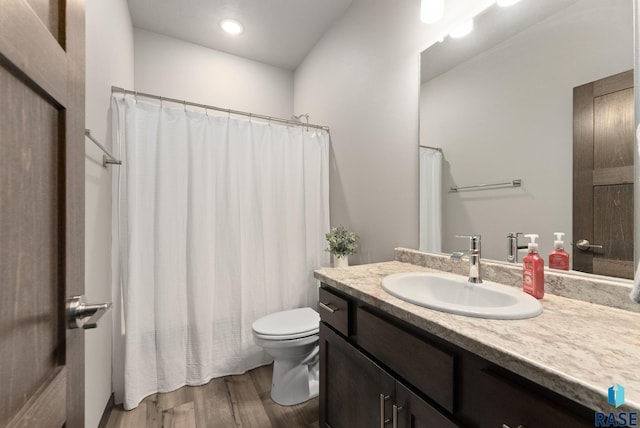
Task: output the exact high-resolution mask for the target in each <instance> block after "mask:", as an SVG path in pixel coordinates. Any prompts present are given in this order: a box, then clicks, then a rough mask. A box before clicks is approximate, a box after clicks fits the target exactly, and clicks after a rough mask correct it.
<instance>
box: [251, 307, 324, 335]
mask: <svg viewBox="0 0 640 428" xmlns="http://www.w3.org/2000/svg"><path fill="white" fill-rule="evenodd" d="M319 325H320V315H318V313H317V312H316V311H314V310H313V309H311V308H299V309H291V310H288V311H282V312H276V313H274V314H269V315H266V316H264V317H262V318H260V319H258V320H256V321H255V322H254V323H253V325H252V326H251V329H252V330H253V334H254V335H255V336H256V337H258V338H260V339H264V340H291V339H300V338H303V337H307V336H313V335H315V334H317V333H318V331H319Z"/></svg>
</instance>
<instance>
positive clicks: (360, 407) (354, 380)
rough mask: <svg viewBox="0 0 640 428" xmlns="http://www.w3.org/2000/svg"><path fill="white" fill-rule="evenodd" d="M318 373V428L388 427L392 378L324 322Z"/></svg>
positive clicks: (393, 386) (321, 328) (392, 388)
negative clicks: (319, 377)
mask: <svg viewBox="0 0 640 428" xmlns="http://www.w3.org/2000/svg"><path fill="white" fill-rule="evenodd" d="M320 376H321V380H320V426H321V427H330V428H342V427H344V428H358V427H362V428H378V427H384V426H385V425H387V426H391V423H390V421H391V405H392V403H393V402H394V399H395V397H394V389H395V381H394V380H393V378H392V377H391V376H389V375H388V374H386V373H385V372H384V371H383V370H382V369H381V368H380V367H378V366H377V365H376V364H375V363H373V362H372V361H371V360H369V359H368V358H367V357H365V356H364V355H363V354H362V353H361V352H359V351H358V350H357V349H355V348H354V347H353V346H352V345H350V344H349V343H348V342H347V341H346V340H345V339H344V338H342V337H341V336H340V335H338V334H337V333H336V332H334V331H333V330H332V329H331V328H330V327H327V325H326V324H324V323H320ZM381 394H382V398H381ZM385 397H387V398H386V399H384V398H385ZM385 420H387V421H388V422H387V423H386V424H385V422H384V421H385Z"/></svg>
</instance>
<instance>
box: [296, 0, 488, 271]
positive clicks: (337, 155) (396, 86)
mask: <svg viewBox="0 0 640 428" xmlns="http://www.w3.org/2000/svg"><path fill="white" fill-rule="evenodd" d="M491 3H492V1H488V0H484V1H473V0H450V1H447V4H446V6H447V10H446V12H445V17H444V19H443V20H442V21H440V22H438V23H437V24H433V25H426V24H423V23H422V22H420V18H419V13H420V2H419V1H417V0H394V1H392V2H390V1H388V0H354V2H353V4H352V5H351V7H350V9H349V10H348V11H347V12H346V14H345V15H344V16H343V18H342V19H341V20H340V21H339V22H337V23H336V24H335V25H334V26H333V27H332V28H331V29H330V30H329V31H328V32H327V34H325V36H324V37H323V38H322V40H320V42H318V44H317V45H316V46H315V47H314V49H313V50H312V51H311V52H310V54H309V55H308V56H307V57H306V58H305V60H304V62H303V63H302V64H301V65H300V67H299V68H298V69H297V70H296V73H295V86H294V108H295V110H296V111H297V112H309V113H310V114H311V119H312V121H313V122H314V123H321V124H326V125H329V126H330V127H331V148H332V152H331V175H330V185H331V191H330V199H331V224H332V225H338V224H343V225H344V226H345V227H347V228H349V229H352V230H354V231H355V232H356V233H358V234H359V235H360V237H361V249H360V253H359V254H357V255H356V256H355V257H352V259H351V262H352V263H369V262H377V261H383V260H391V259H393V248H394V247H397V246H405V247H410V248H417V247H418V238H419V236H418V233H419V230H418V93H419V53H420V52H421V51H422V50H423V49H424V48H426V47H427V46H429V45H430V44H431V43H433V42H434V41H435V40H437V39H438V38H439V36H440V35H441V34H442V33H444V32H445V31H446V30H450V29H451V27H452V26H455V24H456V23H458V22H460V21H461V20H463V18H465V17H468V16H471V15H473V14H475V13H476V12H478V11H479V10H482V9H483V8H484V7H486V6H487V5H488V4H491Z"/></svg>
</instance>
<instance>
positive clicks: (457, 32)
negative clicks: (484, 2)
mask: <svg viewBox="0 0 640 428" xmlns="http://www.w3.org/2000/svg"><path fill="white" fill-rule="evenodd" d="M472 31H473V18H472V19H469V20H468V21H466V22H465V23H464V24H462V25H461V26H459V27H458V28H456V29H454V30H453V31H452V32H450V33H449V35H450V36H451V37H453V38H454V39H459V38H460V37H464V36H466V35H467V34H469V33H471V32H472Z"/></svg>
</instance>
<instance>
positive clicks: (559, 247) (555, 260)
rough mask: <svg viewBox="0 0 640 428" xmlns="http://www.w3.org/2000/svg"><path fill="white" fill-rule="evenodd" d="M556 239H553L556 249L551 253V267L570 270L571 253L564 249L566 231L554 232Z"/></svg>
mask: <svg viewBox="0 0 640 428" xmlns="http://www.w3.org/2000/svg"><path fill="white" fill-rule="evenodd" d="M553 234H554V235H556V240H555V241H553V248H554V250H553V251H552V252H550V253H549V267H550V268H552V269H562V270H569V253H567V252H566V251H565V250H564V241H563V240H562V237H563V236H564V233H562V232H554V233H553Z"/></svg>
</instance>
